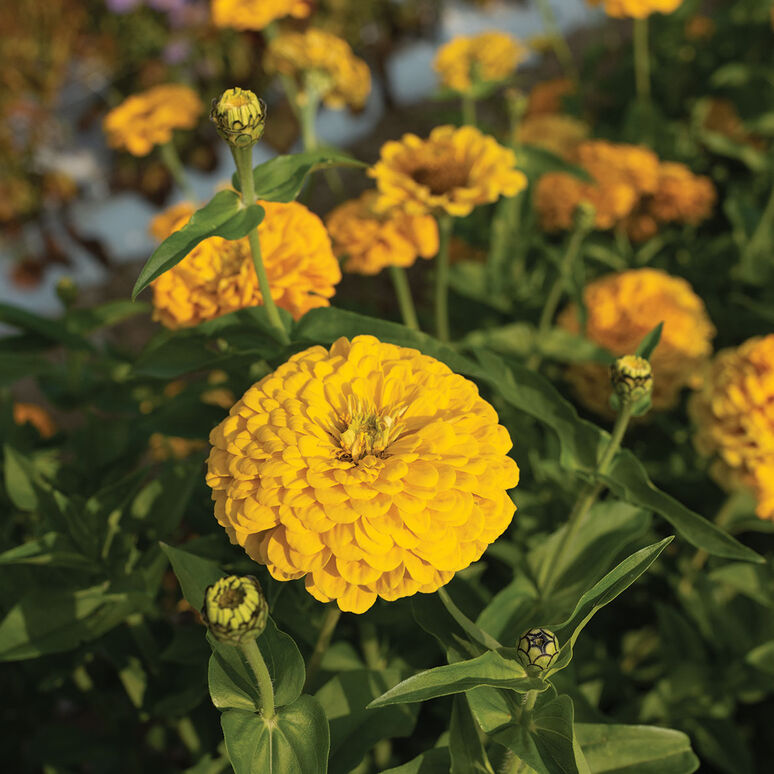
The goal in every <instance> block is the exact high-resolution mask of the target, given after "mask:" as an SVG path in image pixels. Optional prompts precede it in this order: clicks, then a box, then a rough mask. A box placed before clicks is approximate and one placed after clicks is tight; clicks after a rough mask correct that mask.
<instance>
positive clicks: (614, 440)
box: [537, 402, 632, 598]
mask: <svg viewBox="0 0 774 774" xmlns="http://www.w3.org/2000/svg"><path fill="white" fill-rule="evenodd" d="M631 417H632V404H631V403H629V402H625V403H623V405H622V406H621V410H620V411H619V413H618V416H617V417H616V420H615V425H614V426H613V432H612V433H611V435H610V440H609V441H608V443H607V446H606V447H605V450H604V451H603V452H602V456H601V457H600V459H599V462H598V463H597V467H596V470H595V479H596V477H597V476H600V475H604V474H605V473H607V470H608V467H609V466H610V463H611V462H612V461H613V457H615V455H616V453H617V452H618V449H619V448H620V446H621V441H622V440H623V437H624V433H625V432H626V428H627V427H628V425H629V420H630V419H631ZM604 488H605V487H604V484H602V483H600V482H598V481H596V480H594V481H590V482H589V483H587V484H586V485H585V486H584V487H583V489H582V490H581V493H580V495H579V496H578V499H577V500H576V502H575V505H574V506H573V509H572V511H571V512H570V516H569V518H568V519H567V525H566V527H565V530H564V533H563V534H562V536H561V538H560V539H559V543H558V545H557V547H556V549H555V550H554V551H553V552H552V553H549V554H547V555H546V557H545V559H544V560H543V563H542V564H541V566H540V571H539V572H538V579H537V583H538V588H539V589H540V592H541V595H542V596H543V597H544V598H545V597H547V596H548V595H549V594H550V593H551V591H552V590H553V588H554V585H555V584H556V580H557V574H556V573H557V570H559V569H560V567H561V563H562V559H564V555H565V553H566V552H567V549H568V548H569V546H571V545H572V543H573V540H574V539H575V535H576V534H577V532H578V530H579V529H580V526H581V524H582V523H583V519H584V518H585V516H586V514H587V513H588V512H589V510H590V509H591V506H592V505H594V503H595V502H596V501H597V498H598V497H599V495H600V493H601V492H602V490H603V489H604Z"/></svg>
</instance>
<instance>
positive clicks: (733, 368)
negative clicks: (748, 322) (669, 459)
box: [690, 334, 774, 520]
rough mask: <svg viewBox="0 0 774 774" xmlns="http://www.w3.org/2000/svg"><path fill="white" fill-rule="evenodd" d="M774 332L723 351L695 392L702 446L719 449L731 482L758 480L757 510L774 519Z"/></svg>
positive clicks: (724, 478)
mask: <svg viewBox="0 0 774 774" xmlns="http://www.w3.org/2000/svg"><path fill="white" fill-rule="evenodd" d="M773 406H774V334H772V335H769V336H763V337H755V338H752V339H749V340H748V341H746V342H745V343H744V344H742V345H741V346H739V347H737V348H735V349H729V350H724V351H722V352H719V353H718V355H717V356H716V357H715V359H714V360H713V362H712V366H711V368H710V369H709V371H708V374H707V377H706V379H705V384H704V388H703V389H702V390H701V392H699V393H697V394H696V395H694V396H693V398H692V399H691V403H690V411H691V415H692V417H693V419H694V421H695V423H696V427H697V431H696V436H695V442H696V447H697V448H698V450H699V451H700V452H701V453H702V454H706V455H708V456H709V455H716V456H717V458H718V464H717V465H716V466H715V469H714V473H715V475H716V477H717V478H718V480H719V481H720V482H721V483H722V484H723V485H724V486H726V487H727V488H734V487H736V486H738V485H739V484H746V485H749V486H752V487H753V489H754V490H755V492H756V494H757V496H758V508H757V514H758V516H760V517H761V518H762V519H772V520H774V412H773V411H772V407H773Z"/></svg>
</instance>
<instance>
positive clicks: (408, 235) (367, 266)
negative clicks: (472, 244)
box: [326, 191, 438, 274]
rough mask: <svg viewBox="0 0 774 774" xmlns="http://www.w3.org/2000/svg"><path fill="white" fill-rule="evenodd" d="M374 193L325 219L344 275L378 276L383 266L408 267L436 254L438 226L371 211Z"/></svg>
mask: <svg viewBox="0 0 774 774" xmlns="http://www.w3.org/2000/svg"><path fill="white" fill-rule="evenodd" d="M376 198H377V193H376V191H366V192H365V193H363V194H362V195H361V196H360V197H359V198H357V199H353V200H351V201H348V202H344V204H342V205H340V206H338V207H337V208H336V209H335V210H333V212H331V213H330V214H329V215H328V217H327V219H326V225H327V226H328V233H329V234H330V237H331V240H332V242H333V251H334V252H335V253H336V255H337V256H338V257H339V258H341V259H344V269H345V271H351V272H356V273H357V274H378V273H379V272H380V271H381V270H382V269H384V268H385V267H386V266H411V265H412V264H413V263H414V261H416V259H417V257H418V256H421V257H422V258H432V257H434V256H435V255H436V254H437V253H438V224H437V223H436V220H435V218H434V217H432V215H407V214H406V213H405V212H403V211H401V210H399V209H393V210H389V211H388V212H385V213H378V212H376V211H375V210H374V204H375V203H376Z"/></svg>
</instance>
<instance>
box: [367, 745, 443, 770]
mask: <svg viewBox="0 0 774 774" xmlns="http://www.w3.org/2000/svg"><path fill="white" fill-rule="evenodd" d="M450 765H451V761H450V758H449V748H448V747H434V748H433V749H432V750H428V751H427V752H423V753H422V754H421V755H417V757H416V758H414V759H413V760H410V761H409V762H408V763H404V764H403V765H402V766H396V767H394V768H392V769H385V770H384V771H383V772H382V774H449V766H450Z"/></svg>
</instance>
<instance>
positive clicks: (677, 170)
mask: <svg viewBox="0 0 774 774" xmlns="http://www.w3.org/2000/svg"><path fill="white" fill-rule="evenodd" d="M716 199H717V194H716V192H715V186H714V185H713V184H712V181H711V180H710V179H709V178H708V177H703V176H698V175H694V174H693V172H691V170H690V169H688V167H686V166H685V165H684V164H677V163H674V162H664V163H662V164H661V165H660V166H659V169H658V187H657V188H656V190H655V192H654V193H653V196H652V197H651V198H650V200H649V201H648V203H647V209H648V210H649V211H650V213H651V214H652V215H653V217H654V218H656V220H659V221H661V222H662V223H669V222H679V223H689V224H691V225H696V224H698V223H699V222H701V221H702V220H705V219H706V218H708V217H709V215H710V214H711V212H712V207H713V206H714V204H715V200H716Z"/></svg>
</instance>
